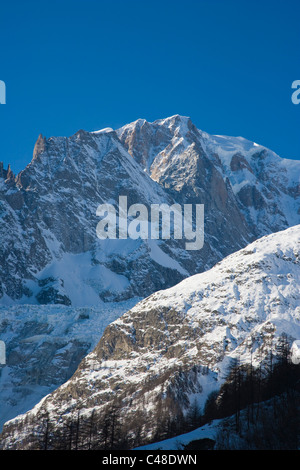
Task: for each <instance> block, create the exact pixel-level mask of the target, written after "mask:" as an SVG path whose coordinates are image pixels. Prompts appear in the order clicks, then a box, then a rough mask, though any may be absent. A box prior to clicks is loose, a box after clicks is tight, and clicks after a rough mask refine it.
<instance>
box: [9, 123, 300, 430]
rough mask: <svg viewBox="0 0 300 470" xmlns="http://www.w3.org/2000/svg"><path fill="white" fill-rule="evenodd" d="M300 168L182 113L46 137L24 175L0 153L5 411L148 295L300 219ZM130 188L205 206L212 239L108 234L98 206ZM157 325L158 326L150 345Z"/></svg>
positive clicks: (135, 197) (59, 373)
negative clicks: (192, 242)
mask: <svg viewBox="0 0 300 470" xmlns="http://www.w3.org/2000/svg"><path fill="white" fill-rule="evenodd" d="M299 178H300V162H299V161H292V160H285V159H282V158H280V157H279V156H277V155H275V154H274V153H273V152H272V151H270V150H268V149H266V148H265V147H262V146H260V145H258V144H255V143H253V142H249V141H247V140H246V139H243V138H241V137H226V136H212V135H209V134H207V133H205V132H203V131H201V130H199V129H197V128H196V127H195V126H194V124H193V123H192V121H191V120H190V119H189V118H187V117H183V116H177V115H176V116H172V117H170V118H167V119H161V120H157V121H155V122H153V123H149V122H147V121H145V120H138V121H136V122H133V123H131V124H128V125H126V126H124V127H122V128H120V129H117V130H112V129H109V128H107V129H103V130H101V131H98V132H87V131H83V130H80V131H78V132H76V134H74V135H73V136H71V137H68V138H67V137H51V138H45V137H44V136H42V135H40V136H39V138H38V140H37V142H36V145H35V148H34V151H33V159H32V161H31V162H30V163H29V165H27V167H26V168H25V169H24V170H23V171H21V172H20V173H19V174H17V175H14V174H13V171H12V169H11V168H10V167H8V168H7V169H4V168H3V165H1V164H0V232H1V240H2V243H1V247H0V266H1V269H0V339H1V340H3V341H5V343H6V349H7V365H6V366H5V367H4V368H2V370H1V371H0V372H1V376H0V385H1V387H0V388H1V392H0V404H1V408H2V410H1V413H0V423H3V422H4V421H5V420H7V419H10V418H12V417H14V416H16V415H17V414H19V413H23V412H25V411H27V410H28V409H30V408H31V407H32V406H34V404H35V403H37V402H38V401H39V400H40V399H41V398H42V397H43V396H45V395H47V394H48V393H49V392H52V391H53V389H54V388H56V387H57V386H59V385H60V384H62V383H63V382H65V381H66V380H68V379H69V378H70V376H71V375H72V374H73V373H74V371H75V370H76V367H77V366H78V364H79V362H80V361H81V359H83V357H84V356H85V355H86V354H87V353H89V352H91V351H92V350H93V348H94V347H95V346H96V344H97V342H98V340H99V338H100V337H101V335H102V333H103V330H104V328H105V327H106V326H107V325H108V324H109V323H110V322H111V321H114V320H115V319H116V318H118V317H119V316H120V315H121V314H123V313H125V312H126V311H127V310H129V309H130V308H131V307H132V306H133V305H134V304H136V303H137V302H138V301H139V300H141V299H142V298H145V297H147V296H149V295H151V294H153V293H154V292H157V291H160V290H161V289H166V288H170V287H172V286H174V285H176V284H177V283H178V282H180V281H182V280H183V279H187V278H189V277H190V276H192V275H195V274H197V273H201V272H205V271H207V270H208V269H210V268H212V267H213V266H214V265H215V264H216V263H217V262H219V261H220V260H222V259H223V258H224V257H225V256H228V255H229V254H231V253H233V252H236V251H238V250H240V249H242V248H244V247H246V246H247V245H248V243H250V242H252V241H254V240H255V239H257V238H258V237H261V236H263V235H266V234H270V233H273V232H277V231H279V230H283V229H286V228H288V227H290V226H293V225H296V224H299V223H300V212H299V211H300V209H299V207H300V186H299V181H300V180H299ZM120 195H122V196H127V198H128V205H131V204H134V203H142V204H144V205H145V206H146V207H150V205H151V204H162V203H166V204H168V205H172V204H173V203H178V204H180V205H183V204H204V246H203V248H202V249H201V250H198V251H197V250H196V251H189V250H186V249H185V240H184V239H183V240H180V239H174V238H172V237H171V239H169V240H164V239H159V240H151V239H145V240H144V239H130V238H128V239H127V240H118V239H117V240H99V239H98V238H97V234H96V227H97V223H98V222H99V217H98V216H97V215H96V210H97V207H98V205H99V204H105V203H111V204H113V205H116V206H117V205H118V200H119V196H120ZM176 318H177V317H176V315H175V317H174V318H173V319H172V318H169V317H168V320H169V321H170V325H171V324H172V322H175V325H176V324H177V323H176V322H177V320H178V319H176ZM164 321H165V320H164ZM178 321H179V320H178ZM152 330H153V331H152ZM91 332H92V333H91ZM158 332H159V330H157V331H156V332H154V329H153V328H152V329H150V330H149V332H148V334H149V336H150V339H149V340H147V341H149V345H150V344H151V337H152V335H155V336H156V335H157V334H158ZM181 334H183V332H181ZM183 337H184V335H183ZM163 339H165V338H164V337H163ZM145 344H147V345H148V342H146V343H145ZM166 345H167V343H166ZM170 348H171V350H172V347H170ZM170 354H171V353H170ZM58 365H59V367H58ZM175 366H176V365H175V363H174V367H175ZM2 404H3V405H2Z"/></svg>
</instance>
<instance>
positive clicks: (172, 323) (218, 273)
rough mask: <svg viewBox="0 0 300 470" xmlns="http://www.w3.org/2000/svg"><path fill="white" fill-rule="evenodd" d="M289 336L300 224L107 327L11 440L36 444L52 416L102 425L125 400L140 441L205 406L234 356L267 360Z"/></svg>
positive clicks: (297, 335)
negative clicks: (160, 423) (163, 422)
mask: <svg viewBox="0 0 300 470" xmlns="http://www.w3.org/2000/svg"><path fill="white" fill-rule="evenodd" d="M283 333H284V334H286V335H287V337H288V339H289V341H290V343H291V344H292V343H293V342H294V341H297V340H299V339H300V226H299V225H298V226H295V227H291V228H289V229H287V230H285V231H282V232H278V233H276V234H271V235H269V236H266V237H263V238H261V239H259V240H257V241H255V242H253V243H252V244H250V245H248V246H247V247H246V248H245V249H242V250H240V251H238V252H236V253H234V254H232V255H229V256H228V257H226V258H225V259H224V260H222V261H221V262H219V263H218V264H217V265H216V266H214V267H213V268H212V269H211V270H209V271H207V272H204V273H200V274H197V275H195V276H192V277H190V278H189V279H185V280H183V281H182V282H180V283H179V284H178V285H176V286H174V287H172V288H169V289H167V290H162V291H159V292H156V293H154V294H152V295H151V296H149V297H148V298H146V299H144V300H142V301H141V302H139V303H138V304H137V305H136V306H135V307H133V308H132V309H131V310H129V311H128V312H127V313H125V314H124V315H122V316H121V317H120V318H119V319H117V320H116V321H114V322H113V323H111V324H110V325H109V326H108V327H107V328H106V329H105V331H104V334H103V336H102V338H101V340H100V342H99V343H98V345H97V346H96V348H95V349H94V350H93V351H92V352H91V353H90V354H88V355H87V356H86V358H84V359H83V360H82V362H81V363H80V365H79V367H78V369H77V371H76V372H75V374H74V375H73V376H72V378H71V379H70V380H69V381H67V382H66V383H65V384H63V385H62V386H60V387H59V388H58V389H57V390H56V391H54V392H53V393H52V394H50V395H48V396H47V397H45V398H44V399H43V400H42V401H41V402H40V403H39V404H38V405H36V406H35V407H34V408H33V410H31V411H30V412H28V413H27V414H25V415H21V416H18V417H17V418H15V419H14V420H12V421H10V422H8V423H6V425H5V427H4V432H3V434H2V446H3V447H4V448H30V447H31V448H34V447H35V446H36V445H37V442H36V440H35V437H34V436H35V435H37V434H38V431H39V430H41V423H43V422H45V420H46V418H47V419H50V422H51V426H52V429H53V430H54V432H57V429H58V427H60V426H61V428H60V429H61V430H62V429H63V426H64V424H66V422H67V420H68V419H70V418H71V417H72V416H73V417H74V416H75V417H77V416H78V413H79V414H80V415H81V416H82V418H83V419H84V420H85V421H87V420H88V419H90V417H91V413H92V412H94V415H93V416H94V417H93V419H94V420H96V417H98V419H99V422H100V423H101V422H102V421H101V420H103V419H104V415H103V413H104V410H105V409H107V407H108V406H110V405H113V404H114V405H116V403H119V404H120V403H121V410H120V419H121V422H122V423H123V425H124V426H125V424H126V432H127V434H128V433H129V435H130V436H131V439H132V443H133V444H134V443H135V442H136V440H135V439H136V438H137V435H136V433H137V432H138V439H139V442H141V443H144V444H146V443H147V441H149V440H151V439H153V438H154V434H155V431H156V426H157V420H158V419H162V418H163V416H164V414H165V415H166V416H169V417H170V416H172V414H174V413H177V414H178V413H179V410H181V411H182V412H183V413H184V412H185V410H187V408H188V407H189V406H190V405H191V403H192V402H193V401H194V399H196V400H197V402H198V404H199V405H200V406H203V405H204V402H205V399H206V398H207V396H208V393H209V392H211V391H212V390H215V389H218V388H219V387H220V385H221V384H222V382H223V381H224V379H225V372H226V370H227V366H228V365H229V363H230V361H231V359H232V358H238V359H239V360H240V361H241V362H242V363H243V362H248V361H250V357H251V361H252V364H253V365H254V366H255V365H258V364H260V363H261V362H263V361H264V360H265V359H266V358H267V357H268V356H269V354H270V351H271V350H272V351H273V352H274V351H275V350H276V344H277V341H278V339H279V336H280V335H282V334H283ZM122 420H123V421H122ZM137 422H138V423H139V426H138V430H137ZM102 424H103V422H102Z"/></svg>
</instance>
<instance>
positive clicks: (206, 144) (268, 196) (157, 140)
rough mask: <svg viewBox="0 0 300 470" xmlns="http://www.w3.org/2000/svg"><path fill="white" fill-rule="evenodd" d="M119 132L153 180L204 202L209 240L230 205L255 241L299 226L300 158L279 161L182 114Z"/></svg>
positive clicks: (140, 122)
mask: <svg viewBox="0 0 300 470" xmlns="http://www.w3.org/2000/svg"><path fill="white" fill-rule="evenodd" d="M117 133H118V135H119V137H120V140H121V141H122V143H123V144H124V145H125V147H126V148H127V149H128V151H129V153H130V154H131V155H132V156H133V157H134V159H135V160H136V161H138V162H139V163H140V164H141V165H142V166H143V167H144V168H145V171H147V172H148V173H149V174H150V176H151V178H153V179H154V180H155V181H158V182H159V183H160V184H161V185H162V186H164V187H166V188H169V189H172V190H173V191H175V193H176V194H177V195H180V196H182V197H183V199H184V200H186V199H188V200H193V199H201V200H202V201H203V203H204V204H205V207H206V208H207V212H208V213H209V217H208V221H207V224H206V227H207V233H208V236H209V235H210V233H213V231H212V230H211V229H210V223H212V225H213V224H214V223H215V220H214V217H216V213H215V211H216V209H217V208H220V207H221V208H222V213H223V214H226V210H227V207H228V210H229V211H230V213H231V221H232V225H233V226H235V227H239V230H240V237H241V236H242V235H243V229H244V224H243V223H242V221H241V214H242V216H244V218H245V220H246V227H247V228H246V232H247V233H248V236H249V234H250V233H251V234H253V235H254V237H255V238H258V237H261V236H263V235H266V234H268V233H271V232H273V231H276V230H282V229H284V228H287V227H289V226H291V225H296V224H298V223H299V222H300V220H299V217H300V204H299V200H300V162H299V161H298V160H288V159H283V158H280V157H279V156H278V155H276V154H275V153H274V152H272V151H271V150H269V149H267V148H266V147H264V146H262V145H259V144H257V143H255V142H251V141H249V140H247V139H244V138H243V137H229V136H217V135H210V134H208V133H206V132H204V131H202V130H199V129H197V128H196V127H195V126H194V124H193V123H192V121H191V119H190V118H188V117H184V116H179V115H175V116H171V117H169V118H167V119H159V120H157V121H154V122H153V123H149V122H147V121H145V120H142V119H139V120H137V121H135V122H133V123H131V124H128V125H126V126H124V127H122V128H121V129H118V130H117ZM228 188H230V190H228ZM225 221H226V215H225ZM225 221H223V224H224V225H225ZM218 222H219V224H220V220H218ZM234 236H235V234H234ZM228 239H230V238H228ZM219 241H220V240H219Z"/></svg>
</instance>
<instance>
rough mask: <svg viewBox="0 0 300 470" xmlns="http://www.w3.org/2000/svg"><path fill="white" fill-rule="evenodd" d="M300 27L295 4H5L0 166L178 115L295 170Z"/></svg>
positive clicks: (56, 0)
mask: <svg viewBox="0 0 300 470" xmlns="http://www.w3.org/2000/svg"><path fill="white" fill-rule="evenodd" d="M299 19H300V2H299V0H295V1H294V0H284V1H283V0H277V1H276V0H259V1H258V0H251V1H250V0H249V1H244V0H236V1H233V0H181V1H177V0H159V1H158V0H72V1H71V0H51V1H50V0H39V1H35V0H26V1H25V0H10V1H8V0H6V1H4V0H0V59H1V60H0V80H4V81H5V82H6V87H7V104H6V105H0V122H1V126H0V161H1V160H2V161H4V163H5V165H7V164H8V163H11V165H12V169H13V170H14V171H15V172H18V171H19V170H21V169H22V168H23V167H24V166H25V165H26V164H28V163H29V162H30V160H31V157H32V151H33V146H34V143H35V141H36V139H37V137H38V134H39V133H42V134H43V135H46V137H50V136H53V135H66V136H69V135H72V134H74V133H75V132H76V131H77V130H78V129H85V130H88V131H92V130H96V129H100V128H103V127H108V126H109V127H113V128H117V127H120V126H122V125H124V124H126V123H128V122H131V121H134V120H136V119H138V118H145V119H147V120H149V121H154V120H155V119H159V118H164V117H167V116H171V115H173V114H182V115H185V116H190V117H191V119H192V120H193V122H194V124H195V125H196V126H197V127H198V128H200V129H202V130H205V131H206V132H209V133H212V134H226V135H235V136H238V135H241V136H244V137H246V138H248V139H250V140H254V141H255V142H258V143H260V144H262V145H265V146H267V147H269V148H271V149H272V150H274V151H275V152H277V153H278V154H279V155H281V156H283V157H287V158H297V159H300V135H299V128H300V126H299V124H300V105H298V106H296V105H294V104H293V103H292V101H291V95H292V89H291V84H292V82H293V81H294V80H297V79H298V80H300V60H299V59H300V57H299V56H300V22H299Z"/></svg>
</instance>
